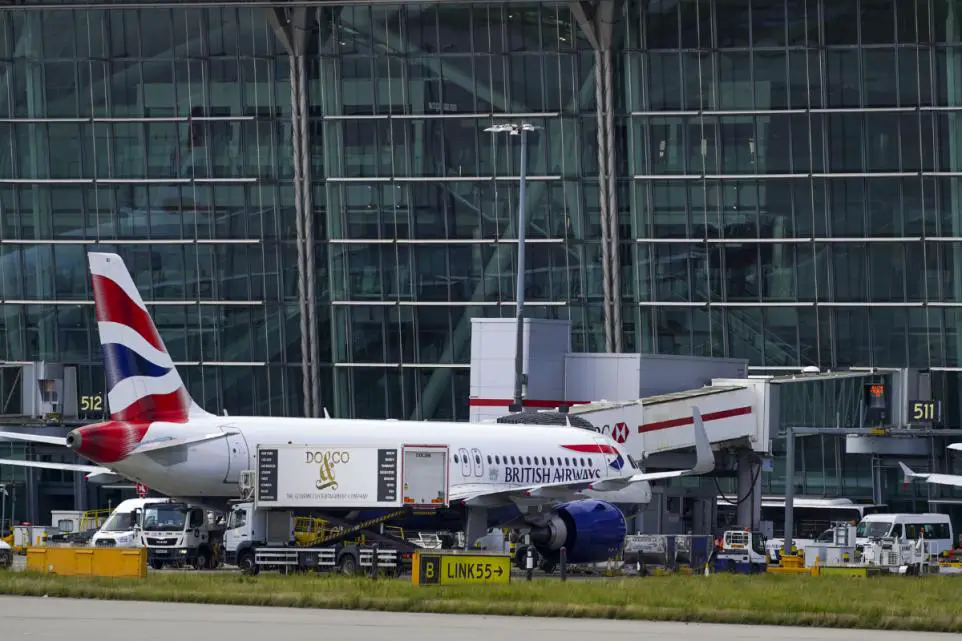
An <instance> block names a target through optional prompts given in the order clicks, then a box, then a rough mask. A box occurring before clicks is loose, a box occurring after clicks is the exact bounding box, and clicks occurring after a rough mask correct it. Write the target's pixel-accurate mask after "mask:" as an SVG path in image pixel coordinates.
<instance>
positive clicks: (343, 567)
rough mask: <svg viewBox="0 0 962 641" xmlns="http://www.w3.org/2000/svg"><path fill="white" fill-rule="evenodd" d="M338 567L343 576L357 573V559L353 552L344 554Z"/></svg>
mask: <svg viewBox="0 0 962 641" xmlns="http://www.w3.org/2000/svg"><path fill="white" fill-rule="evenodd" d="M338 569H339V570H340V571H341V574H343V575H344V576H354V575H355V574H357V559H356V558H354V555H353V554H345V555H344V556H342V557H341V560H340V562H339V563H338Z"/></svg>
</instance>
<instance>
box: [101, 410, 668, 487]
mask: <svg viewBox="0 0 962 641" xmlns="http://www.w3.org/2000/svg"><path fill="white" fill-rule="evenodd" d="M224 430H235V431H236V432H237V433H236V434H233V435H231V436H228V437H226V438H222V439H217V440H211V441H205V442H200V443H196V444H192V445H189V446H187V447H185V448H172V449H170V450H161V451H158V452H156V453H152V454H147V455H144V456H134V457H130V458H128V459H123V460H121V461H118V462H116V463H112V464H111V465H110V467H112V468H114V469H115V470H116V471H117V472H119V473H120V474H123V475H124V476H127V477H129V478H132V479H135V480H137V481H139V482H141V483H143V484H144V485H146V486H147V487H149V488H151V489H153V490H156V491H158V492H161V493H162V494H165V495H167V496H174V497H198V498H199V497H208V498H211V499H225V500H226V499H234V498H237V497H238V494H239V489H238V482H239V481H240V474H241V472H242V471H244V470H250V469H253V468H254V466H255V460H254V459H255V457H256V452H257V447H258V446H269V445H281V444H298V445H317V446H329V445H354V446H359V447H363V446H366V445H381V444H384V443H386V442H394V443H397V445H398V446H400V445H406V444H411V445H442V446H447V447H448V449H449V455H450V457H451V461H450V488H449V489H450V491H451V492H452V493H453V492H454V491H455V490H456V489H457V488H458V487H460V486H470V487H471V489H477V490H483V491H487V492H497V491H501V490H507V489H511V488H513V487H522V486H532V485H540V484H550V483H558V482H571V481H578V480H594V481H601V480H605V479H616V478H627V477H630V476H631V475H632V474H635V473H637V472H638V470H637V469H636V468H634V467H633V466H632V464H631V462H630V460H629V458H628V456H627V454H626V452H624V451H623V450H621V448H619V447H618V445H617V444H616V443H615V442H614V441H612V440H611V439H609V438H608V437H606V436H603V435H601V434H599V433H597V432H592V431H589V430H584V429H580V428H574V427H557V426H533V425H513V424H502V423H449V422H443V423H442V422H416V421H375V420H358V419H335V418H325V419H301V418H271V417H226V416H225V417H218V416H210V417H205V418H202V419H192V420H191V421H190V422H188V423H186V424H183V423H161V422H158V423H153V424H152V425H151V426H150V428H149V430H148V431H147V433H146V435H145V436H144V438H143V440H142V441H141V444H146V443H149V442H151V441H154V440H165V439H169V438H184V437H191V436H201V435H206V434H213V433H217V432H221V431H224ZM565 445H568V446H571V445H605V446H608V447H609V448H613V450H614V451H616V452H617V454H604V453H600V452H578V451H573V450H571V449H566V448H565V447H563V446H565ZM618 455H620V457H621V459H622V461H623V465H622V467H621V469H620V470H618V469H615V468H614V467H612V466H611V465H610V463H611V462H612V461H613V460H615V459H616V458H618ZM582 496H583V497H584V498H596V499H601V500H605V501H608V502H612V503H633V504H645V503H648V502H649V501H650V500H651V488H650V486H649V484H648V483H644V482H642V483H633V484H631V485H628V486H626V487H624V488H623V489H619V490H616V491H605V492H601V491H596V490H585V491H584V492H583V493H582Z"/></svg>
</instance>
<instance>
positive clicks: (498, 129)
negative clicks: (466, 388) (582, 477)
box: [485, 123, 535, 412]
mask: <svg viewBox="0 0 962 641" xmlns="http://www.w3.org/2000/svg"><path fill="white" fill-rule="evenodd" d="M534 130H535V126H534V125H530V124H528V123H521V124H506V125H492V126H490V127H488V128H487V129H485V131H487V132H489V133H496V134H498V133H509V134H511V135H512V136H521V179H520V184H519V185H518V284H517V286H516V289H517V301H518V302H517V313H516V316H517V324H518V327H517V341H516V347H515V349H516V350H517V351H516V353H515V356H514V401H513V402H512V404H511V406H510V407H509V408H508V411H509V412H520V411H522V410H523V409H524V398H523V393H522V390H523V387H524V384H525V383H526V382H527V381H525V375H524V223H525V215H524V214H525V209H524V188H525V179H526V178H527V176H526V174H527V169H528V132H529V131H534Z"/></svg>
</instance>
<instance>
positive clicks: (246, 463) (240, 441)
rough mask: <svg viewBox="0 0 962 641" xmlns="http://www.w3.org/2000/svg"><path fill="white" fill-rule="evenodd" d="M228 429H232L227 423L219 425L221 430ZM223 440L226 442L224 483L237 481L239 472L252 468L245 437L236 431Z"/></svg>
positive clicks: (238, 480)
mask: <svg viewBox="0 0 962 641" xmlns="http://www.w3.org/2000/svg"><path fill="white" fill-rule="evenodd" d="M229 429H232V428H231V426H229V425H224V426H221V430H223V431H227V430H229ZM224 440H225V441H226V442H227V473H226V474H225V475H224V483H239V482H240V474H241V472H243V471H244V470H249V469H252V468H253V464H252V462H251V460H250V448H248V446H247V439H245V438H244V435H243V434H241V433H239V432H236V433H233V434H230V435H229V436H228V437H227V438H225V439H224Z"/></svg>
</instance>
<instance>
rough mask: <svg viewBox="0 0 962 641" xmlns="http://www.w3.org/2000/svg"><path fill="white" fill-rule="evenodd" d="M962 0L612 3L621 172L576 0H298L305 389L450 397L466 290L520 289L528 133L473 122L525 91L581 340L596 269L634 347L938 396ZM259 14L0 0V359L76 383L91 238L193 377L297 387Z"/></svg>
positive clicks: (471, 293) (960, 169)
mask: <svg viewBox="0 0 962 641" xmlns="http://www.w3.org/2000/svg"><path fill="white" fill-rule="evenodd" d="M66 4H69V3H66ZM960 9H962V7H959V6H958V2H956V0H897V1H896V0H832V1H829V0H724V1H723V0H713V1H708V0H702V1H695V0H687V1H682V2H677V1H670V2H669V1H661V0H648V1H642V0H627V1H626V2H625V3H623V12H621V13H619V14H617V16H616V18H617V20H616V21H615V23H614V27H613V35H612V44H611V46H612V51H613V55H612V57H611V62H612V79H613V83H612V85H613V86H612V91H611V100H612V102H613V107H614V109H613V112H614V113H613V123H612V132H611V136H610V138H611V140H612V141H613V143H614V144H613V152H612V153H611V154H610V156H611V157H612V158H613V164H612V166H611V170H612V171H613V173H614V175H615V184H614V189H613V190H611V191H612V193H611V194H606V193H605V192H606V189H602V188H601V187H600V182H601V181H600V180H599V174H601V173H603V172H604V170H603V169H602V168H601V167H600V163H599V154H598V146H599V142H598V140H599V124H598V123H599V119H598V117H597V106H598V105H597V103H596V100H597V95H596V85H595V82H596V71H597V70H596V60H597V59H596V56H595V50H594V47H593V44H592V38H590V37H588V35H587V34H586V32H585V30H584V29H583V28H581V26H580V25H579V23H578V20H577V18H578V16H576V15H574V14H573V13H572V10H571V8H570V7H569V6H568V4H566V3H511V4H510V5H499V4H477V5H468V4H460V3H459V4H457V5H453V4H452V5H450V6H447V5H437V4H433V3H425V4H418V3H412V4H406V5H402V4H398V5H385V4H377V5H363V4H360V3H358V4H353V3H352V4H351V5H350V6H345V7H330V6H325V7H323V8H319V9H312V10H311V11H310V12H309V15H310V20H309V21H308V22H307V23H306V32H305V34H304V35H305V37H306V43H305V49H304V51H305V58H306V76H307V80H306V86H305V93H306V104H307V115H306V116H307V118H308V124H309V126H308V127H307V137H306V143H305V144H306V145H307V149H306V157H307V158H308V159H309V163H310V165H309V168H310V189H309V193H310V198H309V199H306V200H304V202H307V203H309V207H310V212H307V214H306V215H307V216H308V218H309V219H310V221H311V224H312V229H313V239H314V240H313V243H314V247H313V251H314V264H313V266H312V267H313V271H314V281H313V284H314V287H313V291H312V292H311V296H312V297H311V300H312V301H313V304H314V311H315V314H316V318H317V325H318V360H317V363H316V366H317V368H316V372H317V375H318V377H319V379H320V388H321V391H320V399H321V404H322V405H323V406H326V407H327V408H328V409H329V410H330V412H331V413H332V415H335V416H358V417H386V416H391V417H398V418H400V417H417V418H428V419H437V418H448V417H454V418H459V419H465V418H466V417H467V414H468V408H467V396H468V381H469V371H468V360H469V352H470V349H469V345H470V323H469V319H470V318H472V317H477V316H500V315H505V316H513V314H514V300H515V291H514V289H515V277H514V270H515V264H516V256H517V243H516V240H515V238H516V235H515V228H516V223H515V220H516V216H517V205H518V202H517V200H518V195H517V179H518V176H519V172H520V157H519V146H518V144H517V140H516V138H514V137H509V136H493V135H492V134H489V133H485V132H484V131H483V129H484V128H485V127H487V126H489V125H490V124H492V123H501V122H512V121H513V122H517V121H522V120H523V121H527V122H530V123H532V124H535V125H537V126H538V127H539V130H538V131H537V132H536V134H534V135H532V136H530V137H529V144H528V156H527V174H528V179H529V181H528V185H527V197H526V207H525V210H526V216H527V227H526V229H527V232H526V233H527V236H528V239H529V242H530V245H529V246H528V248H527V261H526V262H527V269H526V277H527V290H526V301H527V304H528V311H529V313H530V314H531V315H536V316H542V317H548V318H554V317H561V318H571V319H572V320H573V324H574V337H573V345H574V349H575V350H577V351H604V349H605V337H604V333H603V329H602V327H603V326H604V322H603V317H604V316H605V314H604V312H603V309H604V306H605V296H606V294H605V287H604V286H603V282H604V274H605V273H606V269H607V270H610V271H611V272H612V274H613V278H612V282H613V286H614V287H615V288H616V289H617V292H618V294H619V295H620V297H617V298H616V300H617V301H620V303H619V304H620V307H619V309H618V312H619V315H620V321H621V324H620V326H619V327H617V328H616V330H617V331H619V332H621V335H622V345H623V349H624V350H625V351H639V350H640V351H651V352H661V353H681V354H696V355H703V356H728V357H745V358H748V359H749V361H750V363H751V365H752V366H753V367H757V368H766V367H768V368H776V367H777V368H782V367H801V366H806V365H817V366H820V367H822V368H823V369H824V368H841V367H846V366H851V365H857V366H896V367H897V366H902V367H904V366H913V367H923V368H935V369H937V370H939V371H940V372H942V374H940V376H941V378H940V379H939V380H938V381H937V382H936V385H937V386H941V387H940V389H942V390H943V391H944V392H945V394H944V395H943V398H944V399H946V412H947V416H948V417H949V418H950V420H951V421H952V422H953V423H957V422H958V415H959V412H958V407H957V401H954V400H953V401H952V402H951V403H950V402H949V400H950V399H954V398H956V397H957V396H958V394H957V391H958V389H959V386H958V382H957V380H956V374H955V370H956V369H959V368H962V341H960V338H959V332H958V328H959V325H960V322H962V213H960V211H962V203H959V202H958V201H959V199H960V198H962V184H960V180H962V148H960V147H959V139H960V135H962V130H960V127H962V121H960V119H959V118H960V113H962V17H960V16H962V13H960ZM268 17H269V16H268V10H267V9H262V8H237V7H229V8H228V7H220V8H203V9H198V8H194V9H187V8H183V9H181V8H177V9H170V8H156V9H149V8H137V9H111V10H109V11H108V10H95V9H89V8H88V9H83V10H69V9H59V10H44V11H35V10H29V11H28V10H13V9H11V10H4V11H0V60H2V62H3V64H2V65H0V302H2V312H0V359H5V360H9V361H33V360H40V359H47V360H51V361H61V362H63V361H66V362H75V363H78V364H80V365H81V367H82V372H83V373H82V376H81V377H80V382H81V387H82V388H83V387H84V386H86V388H85V389H82V390H81V393H91V392H95V391H99V388H100V387H102V385H103V383H102V379H103V375H102V371H101V367H100V364H99V363H100V354H99V349H97V345H98V342H97V337H96V324H95V322H94V315H93V309H92V306H91V304H90V301H91V293H90V285H89V279H88V277H87V274H86V270H85V261H84V252H85V251H87V250H88V249H90V248H91V247H93V246H95V245H106V246H108V247H113V248H114V249H116V251H118V252H119V253H120V254H122V255H123V256H124V257H125V259H126V260H127V261H128V264H129V265H130V267H131V268H132V270H133V271H134V276H135V278H136V280H137V283H138V285H139V286H140V287H141V290H142V292H143V293H144V298H145V300H147V301H148V302H149V304H150V307H151V310H152V312H153V314H154V317H155V319H156V322H157V323H158V325H159V327H160V331H161V333H162V334H163V336H164V338H165V340H166V341H167V344H168V347H169V349H170V350H171V352H172V354H173V355H174V358H175V360H176V361H178V362H179V363H183V365H182V367H183V370H184V373H185V375H186V377H187V378H188V385H189V386H190V388H191V391H192V392H193V394H194V395H195V396H196V397H197V399H198V401H199V402H200V403H201V404H203V405H205V406H206V407H208V408H209V409H211V410H212V411H217V412H219V411H220V410H222V409H227V410H228V411H229V412H230V413H232V414H238V413H259V414H272V415H297V414H301V413H302V407H303V387H302V378H301V377H302V370H301V360H302V356H301V341H302V334H301V327H300V315H301V312H300V307H299V302H298V285H297V280H298V277H297V264H298V259H297V255H298V243H300V242H303V241H300V240H299V239H300V238H302V236H300V235H299V234H298V231H297V224H296V219H297V217H296V215H295V208H296V201H297V198H298V196H296V195H295V194H296V193H300V192H298V189H297V188H296V186H295V162H294V157H295V146H296V145H295V143H294V141H293V136H292V131H293V130H294V126H293V124H294V123H293V116H292V114H293V110H292V92H291V88H290V84H291V83H290V74H291V71H290V67H289V61H288V57H289V54H288V51H287V49H286V47H285V45H284V43H283V42H282V39H281V38H279V37H278V35H277V32H276V30H275V28H274V27H273V26H272V24H271V21H270V20H269V19H268ZM602 128H604V126H603V127H602ZM602 133H604V132H602ZM602 203H607V204H608V206H609V207H611V208H612V209H613V212H612V218H613V222H614V229H613V233H614V235H615V236H616V237H617V239H618V240H617V246H618V251H617V252H613V253H611V256H609V252H607V251H605V250H604V249H603V246H602V245H603V243H602V238H603V234H602V211H603V208H602ZM605 260H609V261H610V262H609V263H608V264H607V265H606V264H605Z"/></svg>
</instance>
